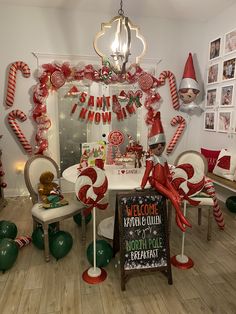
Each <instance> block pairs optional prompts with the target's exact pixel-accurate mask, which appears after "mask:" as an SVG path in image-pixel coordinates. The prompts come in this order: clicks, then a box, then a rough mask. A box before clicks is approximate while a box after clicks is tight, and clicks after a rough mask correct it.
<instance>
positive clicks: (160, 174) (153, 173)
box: [141, 112, 191, 231]
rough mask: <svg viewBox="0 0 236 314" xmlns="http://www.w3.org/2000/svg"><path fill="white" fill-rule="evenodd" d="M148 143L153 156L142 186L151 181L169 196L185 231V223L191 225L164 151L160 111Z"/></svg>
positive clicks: (180, 226)
mask: <svg viewBox="0 0 236 314" xmlns="http://www.w3.org/2000/svg"><path fill="white" fill-rule="evenodd" d="M148 145H149V148H150V150H151V156H150V158H148V159H147V160H146V170H145V173H144V176H143V179H142V183H141V188H142V189H144V188H145V185H146V184H147V182H148V181H149V183H150V184H151V186H152V187H153V188H155V189H156V190H157V191H158V192H160V193H161V194H163V195H164V196H165V197H167V198H169V199H170V201H171V203H172V204H173V206H174V208H175V210H176V223H177V225H178V227H179V228H180V229H181V230H182V231H185V230H186V228H185V225H186V226H188V227H191V225H190V224H189V222H188V221H187V220H186V218H185V217H184V215H183V213H182V211H181V206H180V205H181V198H180V196H179V194H178V192H177V191H176V190H175V188H174V187H173V185H172V184H171V174H170V171H169V167H168V163H167V161H166V159H165V157H163V156H162V153H163V151H164V149H165V145H166V140H165V134H164V131H163V127H162V123H161V118H160V112H157V113H156V115H155V117H154V121H153V124H152V125H151V128H150V130H149V134H148Z"/></svg>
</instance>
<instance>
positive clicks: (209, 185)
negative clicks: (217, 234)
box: [204, 178, 225, 230]
mask: <svg viewBox="0 0 236 314" xmlns="http://www.w3.org/2000/svg"><path fill="white" fill-rule="evenodd" d="M204 191H205V192H206V193H207V194H208V195H210V196H211V198H212V200H213V203H214V205H213V215H214V217H215V220H216V222H217V224H218V226H219V228H220V229H222V230H223V229H224V227H225V222H224V217H223V213H222V211H221V209H220V206H219V203H218V200H217V198H216V191H215V187H214V184H213V182H212V180H211V179H210V178H206V179H205V186H204Z"/></svg>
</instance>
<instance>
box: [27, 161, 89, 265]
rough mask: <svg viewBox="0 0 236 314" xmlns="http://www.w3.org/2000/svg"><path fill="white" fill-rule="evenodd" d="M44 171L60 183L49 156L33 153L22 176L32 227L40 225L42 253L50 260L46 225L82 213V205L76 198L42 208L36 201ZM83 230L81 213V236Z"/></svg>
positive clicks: (57, 171) (54, 165) (56, 166)
mask: <svg viewBox="0 0 236 314" xmlns="http://www.w3.org/2000/svg"><path fill="white" fill-rule="evenodd" d="M45 171H51V172H52V173H53V174H54V178H55V179H57V180H59V183H60V171H59V167H58V165H57V163H56V162H55V161H54V160H53V159H52V158H50V157H47V156H42V155H35V156H33V157H31V158H29V159H28V161H27V162H26V164H25V169H24V178H25V183H26V186H27V189H28V191H29V193H30V196H31V199H32V202H33V207H32V210H31V213H32V218H33V228H34V229H35V228H36V227H37V225H38V224H41V225H42V228H43V233H44V254H45V260H46V262H48V261H49V260H50V253H49V238H48V226H49V224H51V223H58V227H59V222H60V221H62V220H64V219H67V218H69V217H72V216H74V215H76V214H78V213H82V211H83V209H84V205H83V204H82V203H80V202H79V201H77V200H70V201H69V204H68V205H66V206H62V207H58V208H50V209H44V208H42V206H40V203H38V184H39V177H40V175H41V174H42V173H43V172H45ZM84 232H85V220H84V218H83V215H82V236H83V234H84Z"/></svg>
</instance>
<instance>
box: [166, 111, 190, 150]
mask: <svg viewBox="0 0 236 314" xmlns="http://www.w3.org/2000/svg"><path fill="white" fill-rule="evenodd" d="M170 124H171V125H172V126H176V125H178V128H177V130H176V131H175V134H174V135H173V137H172V139H171V140H170V142H169V144H168V146H167V149H166V153H167V155H169V154H171V153H172V151H173V150H174V149H175V146H176V144H177V143H178V141H179V139H180V137H181V135H182V134H183V131H184V129H185V126H186V121H185V119H184V118H183V117H182V116H176V117H174V118H173V119H172V120H171V121H170Z"/></svg>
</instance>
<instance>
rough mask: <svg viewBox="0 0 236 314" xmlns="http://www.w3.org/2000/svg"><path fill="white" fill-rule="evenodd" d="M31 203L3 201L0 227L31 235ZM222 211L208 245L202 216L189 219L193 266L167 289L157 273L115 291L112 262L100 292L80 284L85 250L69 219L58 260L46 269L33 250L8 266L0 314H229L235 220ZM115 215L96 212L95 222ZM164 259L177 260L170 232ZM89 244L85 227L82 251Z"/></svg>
mask: <svg viewBox="0 0 236 314" xmlns="http://www.w3.org/2000/svg"><path fill="white" fill-rule="evenodd" d="M30 208H31V202H30V200H29V198H28V197H18V198H15V199H13V198H11V199H8V205H7V207H5V208H4V209H3V210H2V211H1V212H0V219H1V220H10V221H13V222H14V223H15V224H16V225H17V227H18V235H30V234H31V232H32V223H31V217H30ZM223 210H224V216H225V221H226V228H225V231H219V229H218V228H217V225H216V224H215V222H213V233H212V240H211V241H210V242H207V240H206V231H207V228H206V222H207V219H206V213H204V214H203V215H204V217H203V221H202V226H200V227H199V226H197V210H195V209H193V210H191V211H189V212H188V217H189V220H190V221H191V223H192V224H193V228H192V230H189V231H188V232H187V234H186V250H185V252H186V254H187V255H189V256H190V257H191V258H192V259H193V260H194V263H195V265H194V267H193V268H192V269H190V270H179V269H177V268H175V267H173V266H172V273H173V281H174V283H173V285H172V286H170V285H168V284H167V279H166V277H165V276H163V274H161V273H159V272H155V273H152V274H150V275H145V276H141V277H135V278H132V279H130V280H129V281H128V283H127V285H126V291H125V292H122V291H121V290H120V278H119V275H120V273H119V257H118V256H117V257H116V259H114V260H112V261H111V262H110V264H109V265H108V266H107V267H106V270H107V272H108V278H107V279H106V281H105V282H103V283H102V284H100V285H94V286H91V285H88V284H86V283H84V282H83V281H82V279H81V275H82V272H83V271H84V270H85V269H86V268H87V266H88V262H87V259H86V246H82V245H81V230H80V228H79V227H78V226H77V225H76V224H75V223H74V221H73V220H72V219H68V220H67V221H64V222H63V223H62V226H61V229H63V230H66V231H69V232H70V233H71V234H72V236H73V239H74V245H73V248H72V250H71V251H70V253H69V254H68V255H67V256H66V257H64V258H63V259H61V260H59V261H56V260H55V259H54V258H52V260H51V261H50V262H49V263H45V262H44V259H43V252H42V251H40V250H38V249H37V248H35V247H34V246H33V245H32V244H31V245H28V246H26V247H24V248H22V249H21V250H20V252H19V255H18V258H17V260H16V262H15V264H14V266H13V267H12V268H11V269H10V270H9V271H7V272H6V273H4V274H2V273H1V274H0V313H1V314H10V313H18V314H26V313H31V314H34V313H48V314H49V313H50V314H62V313H68V314H69V313H83V314H90V313H96V314H101V313H106V314H111V313H112V314H113V313H130V314H131V313H134V314H139V313H140V314H145V313H148V314H151V313H155V314H158V313H174V314H176V313H181V314H183V313H194V314H197V313H219V314H223V313H227V314H229V313H236V214H232V213H230V212H228V210H226V209H223ZM113 211H114V209H111V208H110V209H109V210H107V211H103V212H102V211H100V212H98V216H99V217H98V220H100V219H103V218H105V217H107V216H109V215H111V213H113ZM172 225H173V227H172V233H171V241H170V242H171V243H170V245H171V255H175V254H178V253H180V246H181V232H180V231H179V229H177V227H176V226H175V224H174V223H173V224H172ZM91 240H92V224H91V223H90V224H89V225H88V230H87V244H88V243H90V242H91Z"/></svg>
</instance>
